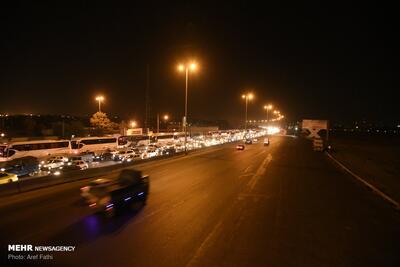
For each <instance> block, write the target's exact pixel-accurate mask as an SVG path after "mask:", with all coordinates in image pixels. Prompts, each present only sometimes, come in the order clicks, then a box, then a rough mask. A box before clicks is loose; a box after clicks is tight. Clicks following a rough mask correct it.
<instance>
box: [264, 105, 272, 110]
mask: <svg viewBox="0 0 400 267" xmlns="http://www.w3.org/2000/svg"><path fill="white" fill-rule="evenodd" d="M272 108H273V106H272V105H265V106H264V109H268V110H270V109H272Z"/></svg>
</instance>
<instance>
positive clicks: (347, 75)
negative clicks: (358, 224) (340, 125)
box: [0, 1, 400, 121]
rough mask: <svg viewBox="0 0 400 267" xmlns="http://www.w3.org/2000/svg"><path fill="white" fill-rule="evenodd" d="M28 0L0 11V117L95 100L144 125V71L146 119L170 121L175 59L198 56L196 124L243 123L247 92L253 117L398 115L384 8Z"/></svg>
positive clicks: (394, 29)
mask: <svg viewBox="0 0 400 267" xmlns="http://www.w3.org/2000/svg"><path fill="white" fill-rule="evenodd" d="M28 2H29V1H26V2H19V3H18V2H17V3H16V4H13V6H2V8H1V19H0V22H1V24H0V25H1V26H0V27H1V28H0V34H1V39H0V88H1V99H2V100H3V101H2V104H1V105H0V112H8V113H46V114H59V113H67V114H75V115H83V114H92V113H93V112H94V111H95V110H96V108H97V106H96V102H95V101H94V96H95V95H96V94H97V93H102V94H104V95H105V97H106V98H107V101H106V103H105V104H104V105H103V107H104V110H105V111H106V112H107V113H110V114H118V115H121V116H123V117H125V118H136V119H141V118H143V116H144V115H143V114H144V95H145V93H144V92H145V88H146V65H147V64H149V65H150V89H151V93H150V94H151V107H152V110H153V113H156V112H161V113H164V112H168V113H170V114H172V115H173V116H174V117H175V119H177V118H178V117H180V116H182V113H183V107H184V106H183V104H184V76H183V75H181V74H179V73H178V72H177V71H176V64H177V63H178V62H179V61H181V60H185V59H188V58H195V59H197V61H198V62H199V64H200V71H199V72H198V73H195V74H193V75H192V76H191V77H190V80H189V116H192V117H196V118H204V119H230V120H237V119H242V118H243V113H244V103H243V101H242V99H241V98H240V96H241V94H242V92H244V91H246V90H250V89H251V90H252V91H253V92H254V93H255V95H256V99H255V101H254V102H253V103H252V104H251V105H250V106H249V109H250V110H249V114H250V119H251V118H254V119H262V118H263V117H262V114H263V111H262V106H263V105H264V104H265V103H269V102H271V103H273V104H275V105H277V106H278V107H279V109H280V110H281V111H282V112H283V113H285V114H286V115H287V117H289V118H290V119H293V120H294V119H300V118H304V117H307V118H328V119H333V120H352V119H360V118H366V119H372V120H385V121H396V119H398V118H399V117H400V116H399V111H398V108H396V106H398V104H397V102H398V99H396V98H395V97H394V92H396V91H398V89H399V79H398V73H399V67H398V64H399V63H398V59H399V57H398V48H399V47H400V46H399V42H398V41H397V35H398V26H397V25H396V23H397V13H396V12H397V11H396V10H395V9H394V7H391V6H385V7H383V6H379V5H376V4H375V5H368V4H366V2H364V3H363V4H362V5H359V6H349V4H348V3H347V4H345V5H340V4H339V3H336V2H331V3H332V5H326V6H318V5H315V4H312V5H311V4H310V5H307V6H303V5H297V6H293V5H292V4H289V3H286V4H285V5H283V6H275V5H271V4H268V5H259V6H257V5H255V4H254V3H250V2H248V1H246V2H247V3H244V2H243V3H242V4H232V3H228V2H227V3H226V4H219V5H216V4H214V5H208V6H205V5H201V4H191V3H181V4H176V5H173V4H164V5H160V4H158V3H157V2H152V3H151V4H149V5H148V6H141V5H135V4H130V5H129V6H126V5H123V4H119V5H117V4H112V1H107V4H100V3H98V2H96V1H93V2H85V1H81V4H73V3H71V2H72V1H68V2H64V3H63V2H62V1H49V2H48V3H46V4H45V3H44V2H42V1H40V2H41V3H40V4H39V3H28ZM32 2H39V1H32ZM142 2H143V3H144V2H149V1H142Z"/></svg>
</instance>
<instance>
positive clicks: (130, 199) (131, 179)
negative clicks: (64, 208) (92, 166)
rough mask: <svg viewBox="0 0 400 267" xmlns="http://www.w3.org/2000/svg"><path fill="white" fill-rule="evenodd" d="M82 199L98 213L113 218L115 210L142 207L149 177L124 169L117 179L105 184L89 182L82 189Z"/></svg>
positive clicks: (146, 193)
mask: <svg viewBox="0 0 400 267" xmlns="http://www.w3.org/2000/svg"><path fill="white" fill-rule="evenodd" d="M81 192H85V194H82V197H84V199H85V200H86V202H87V204H88V205H89V206H90V207H91V208H93V209H95V210H96V211H98V212H102V213H105V214H106V216H107V217H112V216H114V214H115V212H116V210H117V209H119V208H122V207H131V208H132V209H137V208H138V207H140V206H142V205H144V204H145V203H146V200H147V196H148V193H149V176H148V175H142V172H140V171H136V170H132V169H125V170H122V171H121V172H120V174H119V176H118V178H117V179H109V180H107V181H106V182H103V181H102V182H98V183H97V182H96V180H95V181H94V182H91V184H89V185H87V186H85V187H82V188H81Z"/></svg>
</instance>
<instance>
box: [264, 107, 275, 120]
mask: <svg viewBox="0 0 400 267" xmlns="http://www.w3.org/2000/svg"><path fill="white" fill-rule="evenodd" d="M272 108H273V106H272V105H271V104H269V105H265V106H264V109H265V110H267V124H268V122H269V121H268V111H270V110H271V109H272Z"/></svg>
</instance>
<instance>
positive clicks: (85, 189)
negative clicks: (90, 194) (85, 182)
mask: <svg viewBox="0 0 400 267" xmlns="http://www.w3.org/2000/svg"><path fill="white" fill-rule="evenodd" d="M88 190H89V186H84V187H82V188H81V191H88Z"/></svg>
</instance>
